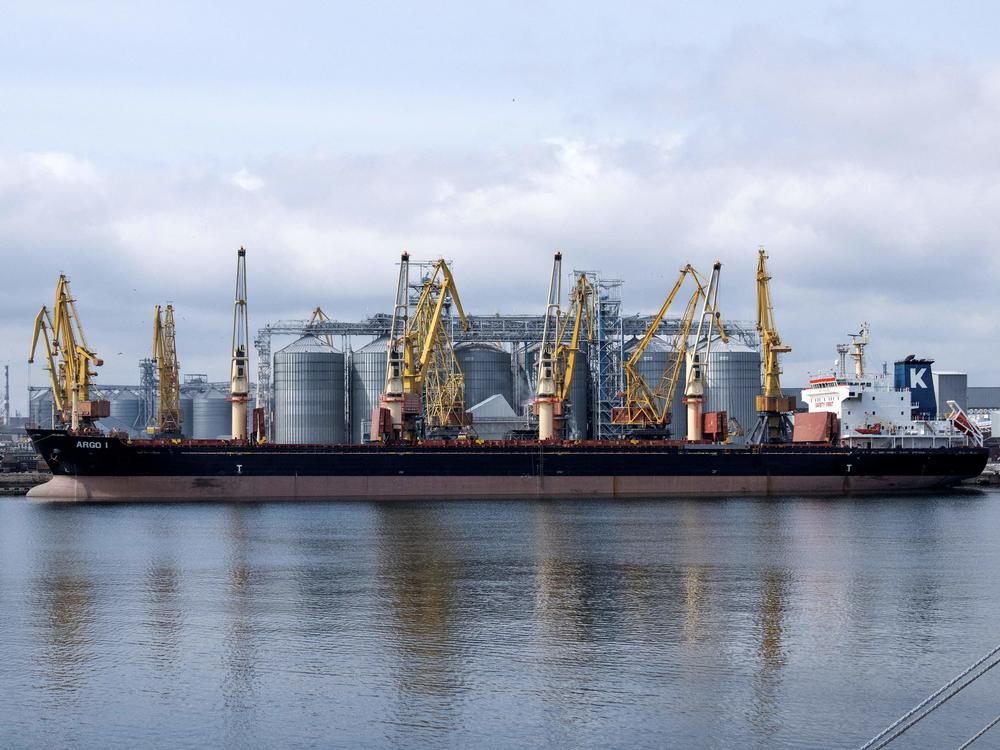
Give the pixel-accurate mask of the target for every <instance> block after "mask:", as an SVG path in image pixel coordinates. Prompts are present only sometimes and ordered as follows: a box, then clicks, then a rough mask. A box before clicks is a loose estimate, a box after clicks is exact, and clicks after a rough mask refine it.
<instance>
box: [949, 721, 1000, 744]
mask: <svg viewBox="0 0 1000 750" xmlns="http://www.w3.org/2000/svg"><path fill="white" fill-rule="evenodd" d="M997 724H1000V716H997V717H996V718H995V719H993V721H991V722H990V723H989V724H987V725H986V726H985V727H983V728H982V729H980V730H979V731H978V732H976V733H975V734H974V735H972V736H971V737H969V739H967V740H966V741H965V742H963V743H962V746H961V747H960V748H958V750H965V748H967V747H968V746H969V745H971V744H972V743H973V742H975V741H976V740H978V739H979V738H980V737H982V736H983V735H984V734H986V733H987V732H988V731H990V730H991V729H992V728H993V727H995V726H996V725H997Z"/></svg>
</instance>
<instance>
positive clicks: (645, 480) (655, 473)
mask: <svg viewBox="0 0 1000 750" xmlns="http://www.w3.org/2000/svg"><path fill="white" fill-rule="evenodd" d="M802 398H803V400H804V401H805V402H806V404H807V406H808V409H809V410H808V411H805V412H800V413H798V414H796V415H795V417H794V422H795V423H794V432H793V438H792V442H790V443H784V444H760V445H726V444H713V443H709V442H702V443H691V442H687V441H681V440H588V441H563V440H517V441H482V440H438V441H434V440H420V441H398V442H375V443H368V444H364V445H277V444H268V443H263V444H250V443H248V442H246V441H222V440H129V439H127V438H125V437H115V436H107V435H82V434H81V435H75V434H73V433H72V432H71V431H63V430H43V429H29V430H28V434H29V435H30V437H31V440H32V442H33V443H34V445H35V448H36V450H37V451H38V453H39V454H40V455H41V456H42V458H43V459H44V460H45V461H46V463H47V464H48V465H49V468H50V469H51V470H52V474H53V477H52V479H51V480H50V481H49V482H47V483H46V484H43V485H39V486H38V487H35V488H33V489H32V490H31V491H30V492H29V493H28V495H29V497H32V498H39V499H52V500H77V501H94V502H96V501H122V500H143V501H145V500H248V501H262V500H358V499H379V500H382V499H384V500H419V499H438V498H537V499H541V498H573V497H592V498H657V497H659V498H671V497H693V496H734V495H756V496H764V495H843V494H859V493H890V492H910V491H914V490H931V489H940V488H943V487H949V486H954V485H956V484H958V483H959V482H961V481H962V480H964V479H969V478H972V477H976V476H978V475H979V474H981V473H982V471H983V469H984V468H985V466H986V461H987V459H988V457H989V451H988V449H986V448H983V447H982V435H981V434H979V433H978V430H977V428H976V427H975V425H974V424H972V423H971V422H970V421H969V420H968V419H967V418H966V417H965V415H964V413H963V412H962V410H961V409H960V408H958V406H957V404H954V403H952V404H951V405H950V408H951V412H950V414H949V415H948V417H947V418H945V419H939V420H931V419H926V418H923V417H922V416H921V415H917V417H918V418H914V415H913V408H914V407H913V402H912V399H911V391H910V390H909V389H906V388H895V387H893V384H892V383H890V382H889V381H888V380H886V379H883V378H881V377H877V376H876V377H865V376H846V375H842V374H841V375H836V374H831V375H829V376H822V377H817V378H814V379H813V380H812V381H811V383H810V385H809V387H808V388H806V389H803V391H802Z"/></svg>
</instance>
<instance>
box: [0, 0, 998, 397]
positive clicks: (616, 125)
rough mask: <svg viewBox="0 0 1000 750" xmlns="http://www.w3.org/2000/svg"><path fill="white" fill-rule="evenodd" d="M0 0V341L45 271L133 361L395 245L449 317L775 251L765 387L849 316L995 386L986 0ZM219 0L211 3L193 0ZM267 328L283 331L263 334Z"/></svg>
mask: <svg viewBox="0 0 1000 750" xmlns="http://www.w3.org/2000/svg"><path fill="white" fill-rule="evenodd" d="M400 5H401V4H400V3H397V2H393V3H382V2H370V3H351V4H339V3H318V2H317V3H295V2H292V3H254V2H246V1H244V2H240V3H232V4H230V3H223V2H220V3H194V2H191V3H188V2H173V3H155V4H154V3H142V2H138V3H136V2H133V3H103V2H94V3H73V2H66V3H55V2H53V3H47V2H39V1H38V0H35V1H33V2H23V3H22V2H18V0H14V1H13V2H7V3H5V10H4V19H3V23H2V24H0V102H2V108H0V111H2V113H3V117H2V118H0V259H2V262H3V266H2V268H3V272H4V275H5V277H6V283H5V285H4V290H3V294H2V295H0V358H2V361H3V362H5V363H9V364H10V365H11V374H12V378H13V381H14V387H15V389H16V390H15V396H16V398H15V400H14V405H15V407H16V408H20V409H23V408H24V398H23V396H21V394H22V393H23V387H24V385H25V384H26V383H27V382H28V381H29V379H30V382H31V383H33V384H36V385H39V384H42V383H43V382H44V378H45V373H44V372H43V371H42V369H41V368H40V366H39V365H37V364H36V365H35V366H33V367H32V368H29V367H28V366H27V364H26V356H27V351H28V345H29V343H30V328H31V322H32V319H33V317H34V315H35V313H36V312H37V310H38V308H39V307H40V306H41V305H42V304H51V297H52V294H53V290H54V285H55V281H56V278H57V276H58V274H59V273H60V272H65V273H67V274H68V275H69V276H70V278H71V280H72V284H73V289H74V292H75V294H76V296H77V298H78V305H79V310H80V314H81V317H82V318H83V321H84V324H85V326H86V331H87V335H88V338H89V340H90V343H91V345H92V346H93V347H94V348H95V349H97V351H98V352H99V353H100V354H101V355H102V356H103V357H104V358H105V360H106V364H105V367H104V368H103V371H102V373H101V376H100V378H99V380H103V381H104V382H116V381H117V382H122V381H127V382H133V381H135V380H136V379H137V375H136V362H137V361H138V359H139V358H140V357H143V356H147V355H148V352H149V349H150V345H151V335H150V329H151V322H150V318H151V311H152V306H153V305H154V304H155V303H157V302H168V301H169V302H172V303H173V304H174V305H175V306H176V307H177V309H178V315H179V319H178V329H179V330H178V335H179V349H180V358H181V362H182V367H183V369H184V370H185V371H187V372H208V373H209V374H210V375H211V376H212V377H213V378H217V379H222V378H223V377H224V375H225V373H226V372H227V368H228V342H229V335H230V315H231V305H232V287H233V278H232V275H233V264H234V251H235V249H236V248H237V247H238V246H239V245H245V246H246V247H247V248H248V266H249V289H250V297H251V299H250V310H251V316H252V317H251V328H252V329H256V328H257V327H259V326H261V325H263V324H264V323H265V322H268V321H273V320H275V319H278V318H287V317H306V316H307V315H308V313H309V311H310V310H311V309H312V308H313V307H314V306H316V305H317V304H319V305H322V306H323V308H324V309H325V310H326V311H327V313H328V314H330V315H331V316H332V317H334V318H339V319H350V318H358V317H361V316H364V315H367V314H370V313H373V312H378V311H385V310H388V308H389V305H390V301H391V298H392V294H393V286H394V279H395V273H396V269H395V266H394V263H395V261H396V260H397V258H398V255H399V253H400V251H402V250H409V251H410V252H411V253H412V254H413V255H414V256H415V257H419V258H432V257H437V256H444V257H446V258H449V259H451V260H453V261H454V270H455V275H456V278H457V280H458V282H459V285H460V290H461V292H462V296H463V301H464V302H465V304H466V308H467V310H468V311H469V312H476V313H492V312H496V311H510V312H540V311H541V310H542V308H543V305H544V298H545V292H546V285H547V275H548V272H549V265H550V262H551V254H552V251H553V250H555V249H557V248H558V249H562V250H563V251H564V253H565V258H566V264H567V265H568V266H570V267H576V268H587V269H600V270H601V271H603V273H604V274H605V275H606V276H614V277H619V278H622V279H624V280H625V282H626V285H625V288H624V289H625V298H626V304H625V307H626V309H628V310H629V311H636V312H651V311H653V310H655V309H656V308H657V307H658V306H659V304H660V302H661V301H662V298H663V296H664V295H665V293H666V291H667V289H668V288H669V285H670V284H671V283H672V281H673V279H674V277H675V276H676V272H677V269H678V268H679V267H680V266H681V265H682V264H683V263H686V262H691V263H693V264H694V265H695V266H697V267H701V268H705V269H708V268H710V266H711V263H712V261H713V260H715V259H716V258H718V259H720V260H721V261H722V262H723V264H724V265H723V281H722V297H721V300H722V307H723V313H724V314H725V315H726V316H727V317H733V318H750V317H752V316H753V314H754V286H753V270H754V264H755V256H756V248H757V246H758V245H764V246H766V247H767V248H768V251H769V253H770V255H771V269H772V272H773V274H774V277H775V279H774V286H773V294H774V298H775V301H776V305H777V317H778V323H779V326H780V330H781V333H782V335H783V337H784V338H785V339H786V340H787V342H788V343H790V344H791V345H792V346H793V348H794V352H793V353H792V354H790V355H787V358H786V359H785V371H786V378H785V382H786V383H787V384H789V385H796V384H801V383H802V382H803V381H804V380H805V378H806V377H807V375H808V373H809V372H811V371H815V370H817V369H820V368H826V367H828V366H829V365H830V363H831V362H832V361H833V359H834V346H835V344H837V343H838V342H840V341H843V340H845V339H846V334H847V333H848V332H851V331H856V330H857V329H858V327H859V325H860V323H861V322H862V321H863V320H868V321H870V322H871V324H872V330H873V339H874V343H873V345H872V355H873V357H874V358H875V359H876V360H877V361H878V362H881V361H882V360H886V359H888V360H891V359H893V358H895V357H897V356H901V355H906V354H909V353H918V354H923V355H928V356H933V357H935V358H936V359H937V361H938V368H939V369H957V370H964V371H967V372H968V373H969V378H970V383H971V384H973V385H991V384H1000V372H998V364H1000V355H998V354H997V351H996V346H995V342H996V340H997V337H998V336H997V334H998V326H997V322H996V312H997V303H996V291H997V288H998V287H1000V255H998V250H1000V210H998V208H1000V180H998V177H1000V46H998V45H997V44H996V41H995V30H996V28H997V26H998V22H1000V10H997V9H995V8H994V7H992V6H991V4H989V3H982V2H954V3H920V2H912V0H911V1H910V2H878V3H871V2H836V3H822V2H812V3H792V2H785V3H778V2H766V0H760V1H758V2H756V3H745V2H734V3H725V2H718V3H701V4H694V3H681V2H676V3H670V2H661V3H624V4H587V3H580V2H545V1H544V0H542V1H539V0H535V1H534V2H530V3H527V2H526V3H520V2H511V1H510V0H507V1H505V2H497V3H491V2H480V3H469V2H461V3H460V2H455V3H450V2H444V3H440V2H425V3H420V4H413V5H412V6H411V7H410V8H409V9H407V8H405V7H400ZM207 6H211V7H207ZM276 343H279V342H276Z"/></svg>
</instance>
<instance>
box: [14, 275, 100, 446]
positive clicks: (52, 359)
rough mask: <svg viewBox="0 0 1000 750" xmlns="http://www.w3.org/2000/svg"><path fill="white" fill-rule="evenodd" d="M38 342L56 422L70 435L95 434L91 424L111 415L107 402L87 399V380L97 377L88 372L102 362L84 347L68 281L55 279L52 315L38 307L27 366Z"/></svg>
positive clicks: (45, 308)
mask: <svg viewBox="0 0 1000 750" xmlns="http://www.w3.org/2000/svg"><path fill="white" fill-rule="evenodd" d="M39 339H41V340H42V342H43V343H44V345H45V362H46V365H45V369H47V370H48V371H49V380H50V382H51V384H52V402H53V405H54V407H55V411H56V419H57V420H58V421H59V422H61V423H62V424H64V425H68V426H69V428H70V429H71V430H73V431H74V432H82V433H89V432H95V431H96V430H97V428H96V426H95V425H94V420H97V419H101V418H102V417H107V416H108V415H109V414H110V413H111V408H110V407H111V405H110V403H109V402H108V401H105V400H103V399H100V400H91V398H90V379H91V378H92V377H94V376H95V375H97V373H96V372H94V371H92V370H91V369H90V368H91V367H99V366H100V365H103V364H104V361H103V360H102V359H101V358H100V357H98V356H97V354H95V353H94V351H93V350H92V349H91V348H90V347H89V346H88V344H87V338H86V336H84V333H83V326H81V325H80V318H79V316H78V315H77V312H76V302H75V300H74V299H73V295H72V294H71V293H70V289H69V279H67V278H66V277H65V276H64V275H60V276H59V282H58V283H57V284H56V299H55V304H54V305H53V307H52V312H51V313H50V312H49V309H48V308H47V307H42V309H41V310H39V311H38V315H36V316H35V328H34V332H33V334H32V337H31V353H30V355H29V356H28V363H29V364H30V363H32V362H34V361H35V352H36V350H37V348H38V341H39Z"/></svg>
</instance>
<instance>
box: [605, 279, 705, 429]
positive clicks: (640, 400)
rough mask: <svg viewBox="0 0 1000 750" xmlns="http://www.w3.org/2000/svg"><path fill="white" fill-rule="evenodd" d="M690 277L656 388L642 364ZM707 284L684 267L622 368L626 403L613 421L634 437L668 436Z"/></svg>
mask: <svg viewBox="0 0 1000 750" xmlns="http://www.w3.org/2000/svg"><path fill="white" fill-rule="evenodd" d="M689 277H690V278H691V279H692V281H693V282H694V291H693V292H692V294H691V298H690V299H689V300H688V303H687V305H686V306H685V308H684V313H683V315H682V316H681V318H680V321H679V325H678V330H677V334H676V335H675V336H674V340H673V343H672V345H671V347H670V353H669V355H668V357H667V366H666V367H665V368H664V370H663V373H662V374H661V375H660V378H659V381H658V382H657V384H656V386H655V387H653V386H651V385H650V384H649V383H648V382H647V381H646V379H645V378H644V377H643V375H642V373H641V372H639V363H640V361H641V360H642V357H643V355H644V354H645V353H646V350H647V349H648V348H649V346H650V344H651V343H652V342H653V340H654V338H655V337H656V331H657V330H658V329H659V327H660V324H661V323H662V322H663V319H664V317H666V314H667V311H668V310H669V309H670V306H671V305H672V304H673V302H674V299H675V298H676V297H677V295H678V294H679V293H680V290H681V288H682V287H683V285H684V282H685V280H686V279H687V278H689ZM707 283H708V282H707V280H705V279H704V278H703V277H702V276H701V275H700V274H699V273H698V272H697V271H696V270H695V269H694V267H693V266H691V265H690V264H688V265H685V266H684V267H683V268H682V269H681V270H680V275H679V276H678V277H677V282H676V283H675V284H674V286H673V288H672V289H671V290H670V293H669V294H668V295H667V298H666V299H665V300H664V301H663V305H661V306H660V309H659V311H658V312H657V313H656V315H654V316H653V320H652V322H651V323H650V325H649V328H648V329H647V330H646V333H645V334H644V335H643V337H642V339H641V340H640V341H639V343H638V345H637V346H636V348H635V351H634V352H633V353H632V356H631V357H629V359H628V361H626V362H625V364H624V366H623V368H622V369H623V370H624V374H625V394H624V403H623V405H622V406H621V407H620V408H615V409H612V411H611V421H612V422H613V423H614V424H621V425H630V426H631V427H633V428H634V430H633V432H634V434H642V435H645V434H647V433H648V434H649V435H650V436H651V437H667V436H669V432H668V427H669V425H670V423H671V421H672V417H673V415H672V414H671V412H670V405H671V404H672V403H673V400H674V394H675V393H676V392H677V386H678V384H679V383H680V381H681V379H682V377H683V374H684V363H685V362H686V360H687V350H688V340H689V337H690V334H691V326H692V325H693V323H694V318H695V315H696V314H697V311H698V302H699V301H700V300H701V299H702V298H704V296H705V293H706V289H705V285H706V284H707Z"/></svg>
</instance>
